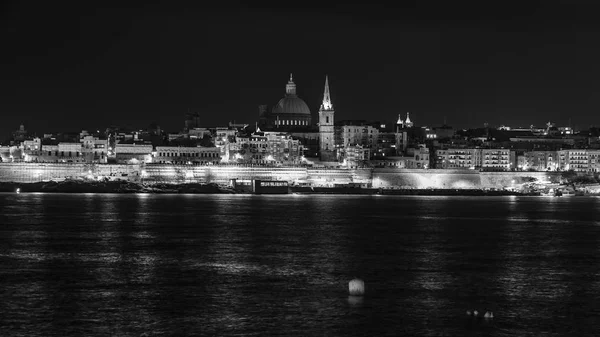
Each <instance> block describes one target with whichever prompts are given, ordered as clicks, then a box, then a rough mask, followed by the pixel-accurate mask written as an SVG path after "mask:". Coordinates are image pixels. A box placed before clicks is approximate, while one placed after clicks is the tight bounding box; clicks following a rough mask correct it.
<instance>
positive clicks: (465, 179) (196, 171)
mask: <svg viewBox="0 0 600 337" xmlns="http://www.w3.org/2000/svg"><path fill="white" fill-rule="evenodd" d="M559 176H560V173H558V172H479V171H475V170H418V169H412V170H411V169H394V168H375V169H354V170H345V169H333V168H319V169H317V168H303V167H290V168H284V167H261V166H193V165H169V164H149V165H148V164H146V165H140V164H128V165H126V164H77V163H43V164H40V163H0V182H20V183H34V182H39V181H61V180H65V179H94V180H125V181H131V182H144V183H147V184H153V183H204V184H206V183H217V184H230V183H231V181H232V180H233V179H235V180H237V181H244V180H245V181H248V182H249V181H250V180H252V179H260V180H285V181H288V182H290V183H300V184H309V185H312V186H335V185H339V184H350V183H355V184H356V183H357V184H371V183H372V186H373V187H375V188H438V189H444V188H448V189H477V188H503V187H507V186H511V185H516V184H521V183H524V182H527V181H531V180H535V181H538V182H543V181H548V182H550V181H557V180H558V177H559Z"/></svg>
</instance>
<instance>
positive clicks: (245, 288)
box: [0, 194, 600, 336]
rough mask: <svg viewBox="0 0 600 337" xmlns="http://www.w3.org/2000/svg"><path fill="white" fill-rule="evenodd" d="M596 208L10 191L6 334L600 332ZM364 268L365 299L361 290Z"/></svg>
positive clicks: (586, 203)
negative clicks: (475, 315)
mask: <svg viewBox="0 0 600 337" xmlns="http://www.w3.org/2000/svg"><path fill="white" fill-rule="evenodd" d="M599 209H600V199H599V198H586V197H581V198H580V197H572V198H535V197H522V198H517V197H488V198H473V197H393V196H322V195H316V196H315V195H311V196H293V195H290V196H242V195H94V194H79V195H65V194H19V195H17V194H1V195H0V212H1V213H0V335H1V336H144V335H146V336H155V335H157V336H158V335H163V336H186V335H187V336H192V335H207V336H211V335H227V336H231V335H236V336H266V335H281V336H324V335H327V336H381V335H385V336H539V335H545V336H597V335H598V331H599V330H600V216H598V210H599ZM353 277H360V278H362V279H364V280H365V283H366V286H367V293H366V296H365V297H364V298H362V299H357V298H350V297H349V296H348V293H347V289H348V283H347V282H348V281H349V280H350V279H352V278H353ZM468 309H471V310H472V309H478V310H479V311H480V312H485V311H486V310H491V311H493V312H494V315H495V319H494V320H493V321H489V322H486V321H485V320H473V319H468V318H467V317H466V314H465V312H466V310H468Z"/></svg>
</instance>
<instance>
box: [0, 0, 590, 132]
mask: <svg viewBox="0 0 600 337" xmlns="http://www.w3.org/2000/svg"><path fill="white" fill-rule="evenodd" d="M145 3H146V4H144V5H141V4H139V5H137V4H136V5H129V7H128V8H123V7H120V8H119V7H118V6H117V5H116V4H115V6H112V4H111V3H110V2H101V1H97V2H94V1H89V2H88V1H79V2H59V1H43V2H42V1H39V2H24V1H23V2H20V1H13V2H5V3H3V5H2V6H3V7H2V14H1V15H2V16H1V17H0V25H1V27H2V29H1V32H0V38H1V41H2V45H3V46H2V48H1V49H0V50H1V53H0V60H1V62H0V64H1V69H0V111H1V116H2V119H1V122H0V135H1V136H2V138H4V136H5V135H7V134H8V133H10V131H12V130H14V129H16V128H17V127H18V125H19V124H20V123H25V125H26V127H27V128H28V129H30V130H32V131H35V132H38V133H43V132H58V131H80V130H81V129H94V128H106V127H107V126H109V125H120V126H129V127H135V128H146V127H147V126H148V125H149V124H150V123H151V122H153V121H156V122H158V123H159V124H160V125H161V126H162V127H163V129H166V130H167V131H170V132H175V131H178V130H180V129H181V128H182V127H183V119H184V115H185V113H186V112H187V111H188V109H189V110H191V111H198V112H200V113H201V116H202V120H201V123H202V124H203V126H207V127H210V126H219V125H226V124H227V123H228V122H229V121H234V120H235V121H236V122H246V123H254V122H255V121H256V119H257V117H258V108H257V106H258V105H259V104H270V105H272V104H275V103H276V102H277V101H278V100H279V99H280V98H281V97H283V95H284V93H285V84H286V82H287V80H288V77H289V73H290V72H293V74H294V79H295V82H296V84H297V86H298V95H299V96H300V97H301V98H303V99H304V100H305V101H306V102H307V104H308V105H309V107H310V108H311V110H312V112H313V116H316V111H317V109H318V107H319V105H320V101H321V97H322V92H323V84H324V78H325V75H326V74H328V75H329V79H330V86H331V94H332V100H333V103H334V106H335V109H336V120H341V119H371V120H373V119H378V120H395V119H396V118H397V116H398V113H403V114H404V113H406V111H410V113H411V119H412V120H413V122H415V123H416V124H418V125H431V126H436V125H441V124H442V123H443V121H444V118H446V120H447V123H448V124H450V125H453V126H455V127H480V126H482V125H483V123H484V122H488V123H490V124H492V125H501V124H508V125H513V126H515V125H530V124H537V125H543V124H544V123H545V122H547V121H548V120H551V121H553V122H557V123H558V124H561V125H566V124H568V123H569V119H571V124H572V125H574V126H577V127H581V128H587V127H589V126H590V125H592V124H600V115H599V114H598V113H597V111H598V109H599V108H600V82H598V81H597V79H600V68H599V66H598V63H599V62H600V34H599V29H600V26H599V24H598V23H597V21H599V20H597V19H596V17H595V16H596V11H595V8H594V7H591V6H589V5H581V4H580V5H573V4H574V2H573V1H568V2H564V4H560V3H558V2H547V1H543V2H542V1H539V2H525V1H523V2H513V3H511V2H488V1H478V2H466V3H465V2H463V3H461V4H460V5H456V4H455V2H454V1H446V2H433V1H413V2H410V1H409V2H403V3H402V5H395V6H394V7H386V6H385V5H384V4H383V2H379V1H371V2H368V4H363V5H352V6H349V5H342V4H337V5H336V4H334V3H328V4H327V5H323V4H321V5H320V6H321V7H319V4H318V3H316V2H315V3H314V4H313V3H307V2H302V4H303V5H298V4H296V3H300V2H298V1H295V2H289V3H287V2H282V7H281V8H276V7H274V6H270V5H264V6H257V5H252V6H251V5H249V4H246V3H243V2H220V6H221V8H208V7H201V5H198V4H196V5H191V4H188V5H173V4H171V3H170V2H156V1H155V2H152V1H145ZM195 3H200V2H199V1H198V2H195ZM290 4H296V5H295V6H296V7H295V8H287V9H286V8H283V5H288V6H289V5H290ZM119 5H121V6H122V4H119ZM111 6H112V7H111Z"/></svg>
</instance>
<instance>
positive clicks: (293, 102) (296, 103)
mask: <svg viewBox="0 0 600 337" xmlns="http://www.w3.org/2000/svg"><path fill="white" fill-rule="evenodd" d="M273 114H274V115H275V114H301V115H309V116H310V109H308V105H306V103H305V102H304V101H303V100H302V99H301V98H298V97H297V96H292V95H290V96H288V97H284V98H282V99H280V100H279V103H277V105H275V106H274V107H273Z"/></svg>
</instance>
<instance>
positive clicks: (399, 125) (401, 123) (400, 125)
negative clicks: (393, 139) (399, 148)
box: [396, 114, 404, 132]
mask: <svg viewBox="0 0 600 337" xmlns="http://www.w3.org/2000/svg"><path fill="white" fill-rule="evenodd" d="M403 128H404V121H403V120H402V114H398V121H397V122H396V132H400V130H402V129H403Z"/></svg>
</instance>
